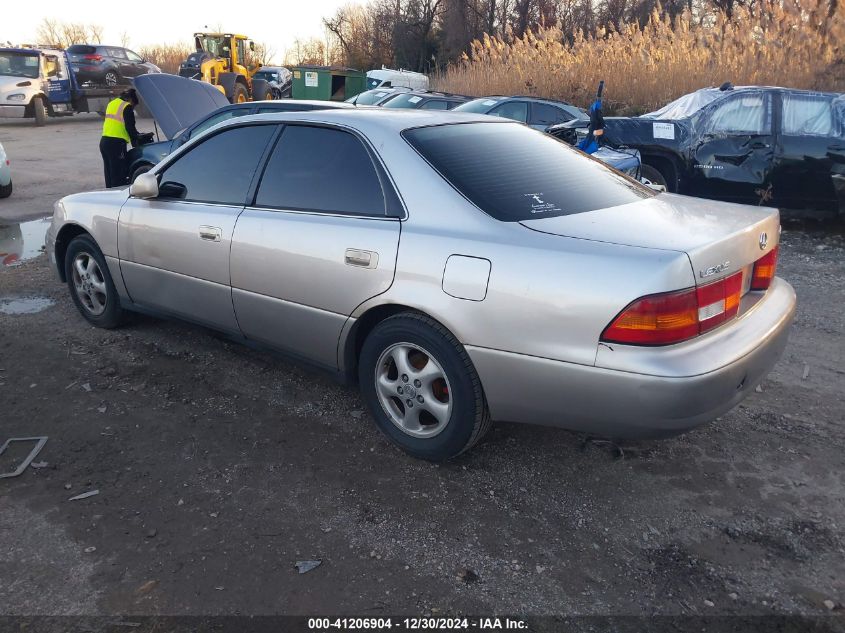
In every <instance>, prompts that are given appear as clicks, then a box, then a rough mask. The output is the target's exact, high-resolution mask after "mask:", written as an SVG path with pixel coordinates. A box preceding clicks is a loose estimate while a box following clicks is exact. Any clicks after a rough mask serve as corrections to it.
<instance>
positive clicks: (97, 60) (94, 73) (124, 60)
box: [67, 44, 161, 86]
mask: <svg viewBox="0 0 845 633" xmlns="http://www.w3.org/2000/svg"><path fill="white" fill-rule="evenodd" d="M67 53H68V57H69V58H70V65H71V68H72V70H73V72H74V73H75V74H76V78H77V81H79V83H83V84H84V83H92V84H96V85H101V86H116V85H118V84H128V83H131V80H132V79H133V78H134V77H138V76H139V75H146V74H149V73H160V72H161V69H160V68H159V67H158V66H156V65H155V64H152V63H150V62H148V61H147V60H145V59H144V58H143V57H141V56H140V55H138V53H135V52H134V51H131V50H129V49H128V48H123V47H120V46H104V45H102V44H74V45H73V46H69V47H68V49H67Z"/></svg>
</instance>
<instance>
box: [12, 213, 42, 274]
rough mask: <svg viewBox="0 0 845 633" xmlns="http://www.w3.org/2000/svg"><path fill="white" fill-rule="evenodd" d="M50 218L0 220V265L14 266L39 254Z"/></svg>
mask: <svg viewBox="0 0 845 633" xmlns="http://www.w3.org/2000/svg"><path fill="white" fill-rule="evenodd" d="M50 222H51V218H44V219H42V220H33V221H31V222H19V223H14V224H10V223H7V222H5V221H3V220H0V265H2V266H14V265H15V264H18V263H20V262H23V261H26V260H27V259H32V258H33V257H37V256H38V255H40V254H41V252H42V250H43V249H44V235H45V234H46V233H47V229H48V228H50Z"/></svg>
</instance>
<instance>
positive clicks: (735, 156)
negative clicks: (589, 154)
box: [549, 84, 845, 213]
mask: <svg viewBox="0 0 845 633" xmlns="http://www.w3.org/2000/svg"><path fill="white" fill-rule="evenodd" d="M604 122H605V128H604V143H605V144H606V145H608V146H610V147H613V148H620V149H622V148H629V149H637V150H639V152H640V154H641V156H642V162H643V165H642V175H643V177H644V178H647V179H648V180H650V181H651V182H653V183H656V184H659V185H665V187H666V188H667V190H668V191H670V192H675V193H682V194H687V195H693V196H699V197H704V198H714V199H719V200H726V201H730V202H744V203H751V204H766V205H772V206H778V207H782V208H795V209H802V208H810V209H817V210H820V211H830V212H835V213H843V212H845V97H843V95H840V94H834V93H824V92H812V91H808V90H792V89H788V88H770V87H758V86H744V87H736V88H734V87H733V86H731V85H730V84H725V85H723V86H721V87H719V88H704V89H702V90H698V91H696V92H693V93H691V94H688V95H685V96H683V97H681V98H679V99H677V100H675V101H673V102H671V103H669V104H668V105H666V106H665V107H663V108H661V109H660V110H657V111H655V112H651V113H649V114H645V115H643V116H640V117H605V119H604ZM587 125H588V122H587V121H586V120H585V119H582V120H580V121H569V122H566V123H563V124H560V125H557V126H553V127H552V128H550V129H549V133H551V134H553V135H554V136H557V137H559V138H562V139H564V140H567V141H569V142H570V143H574V142H577V141H578V140H580V138H581V137H582V136H583V134H585V133H586V128H587Z"/></svg>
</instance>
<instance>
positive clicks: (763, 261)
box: [751, 246, 778, 290]
mask: <svg viewBox="0 0 845 633" xmlns="http://www.w3.org/2000/svg"><path fill="white" fill-rule="evenodd" d="M777 265H778V247H777V246H775V247H774V248H773V249H772V250H770V251H769V252H768V253H766V254H765V255H763V256H762V257H761V258H760V259H758V260H757V261H756V262H754V272H753V273H752V274H751V290H767V289H768V288H769V286H771V285H772V279H774V278H775V269H776V268H777Z"/></svg>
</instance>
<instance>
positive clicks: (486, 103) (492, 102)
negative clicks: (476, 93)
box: [481, 99, 496, 106]
mask: <svg viewBox="0 0 845 633" xmlns="http://www.w3.org/2000/svg"><path fill="white" fill-rule="evenodd" d="M481 105H486V106H491V105H496V102H495V101H494V100H493V99H487V101H482V102H481Z"/></svg>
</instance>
